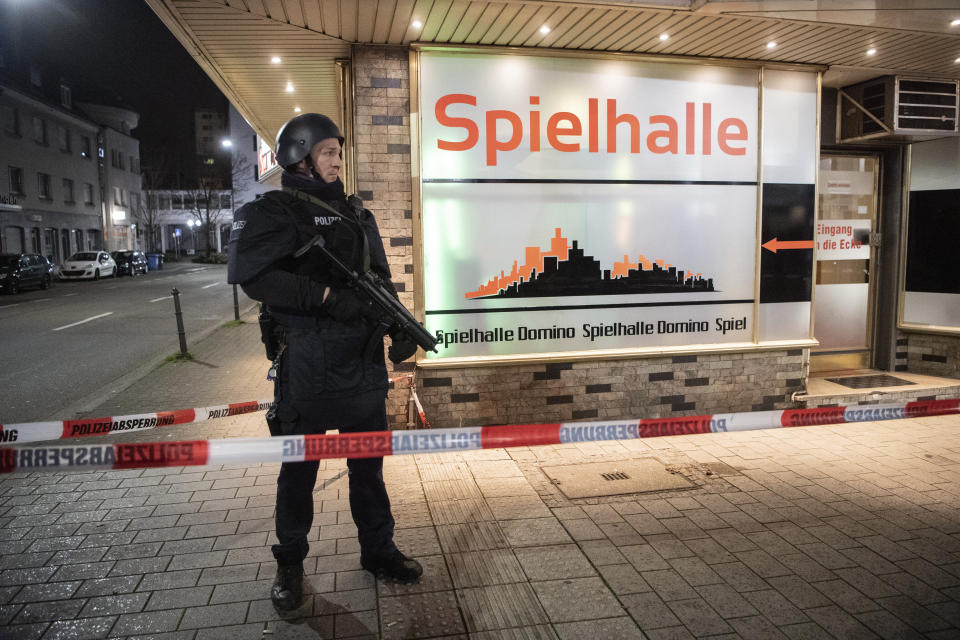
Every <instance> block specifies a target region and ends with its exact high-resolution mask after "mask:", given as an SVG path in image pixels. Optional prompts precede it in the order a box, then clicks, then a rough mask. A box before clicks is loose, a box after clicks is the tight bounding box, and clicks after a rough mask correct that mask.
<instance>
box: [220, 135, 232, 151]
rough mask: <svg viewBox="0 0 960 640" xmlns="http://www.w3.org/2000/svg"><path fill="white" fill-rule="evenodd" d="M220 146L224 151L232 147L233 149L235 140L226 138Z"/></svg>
mask: <svg viewBox="0 0 960 640" xmlns="http://www.w3.org/2000/svg"><path fill="white" fill-rule="evenodd" d="M220 146H221V147H223V148H224V149H230V148H231V147H233V140H231V139H230V138H224V139H223V140H221V141H220Z"/></svg>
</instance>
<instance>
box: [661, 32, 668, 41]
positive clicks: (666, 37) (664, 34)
mask: <svg viewBox="0 0 960 640" xmlns="http://www.w3.org/2000/svg"><path fill="white" fill-rule="evenodd" d="M669 39H670V34H669V33H661V34H660V42H664V41H666V40H669Z"/></svg>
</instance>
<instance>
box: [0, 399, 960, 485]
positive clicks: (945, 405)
mask: <svg viewBox="0 0 960 640" xmlns="http://www.w3.org/2000/svg"><path fill="white" fill-rule="evenodd" d="M957 413H960V399H950V400H927V401H918V402H907V403H904V404H876V405H870V406H853V407H822V408H816V409H787V410H783V411H758V412H753V413H725V414H713V415H703V416H686V417H677V418H652V419H646V420H616V421H612V422H603V421H595V422H563V423H550V424H515V425H503V426H493V427H463V428H452V429H419V430H412V431H392V432H391V431H371V432H366V433H346V434H329V435H307V436H288V437H284V436H277V437H273V438H230V439H224V440H188V441H179V442H143V443H125V444H101V445H96V444H94V445H72V446H71V445H67V446H40V447H15V448H12V447H3V448H0V473H11V472H15V471H21V472H26V471H63V470H73V469H80V470H89V469H141V468H148V467H181V466H196V465H200V466H203V465H223V464H260V463H276V462H302V461H305V460H324V459H330V458H371V457H380V456H389V455H404V454H418V453H444V452H456V451H469V450H475V449H499V448H504V447H524V446H539V445H556V444H567V443H575V442H600V441H609V440H632V439H636V438H652V437H657V436H675V435H691V434H703V433H721V432H734V431H751V430H756V429H773V428H779V427H801V426H812V425H825V424H840V423H848V422H874V421H880V420H895V419H899V418H920V417H928V416H942V415H952V414H957Z"/></svg>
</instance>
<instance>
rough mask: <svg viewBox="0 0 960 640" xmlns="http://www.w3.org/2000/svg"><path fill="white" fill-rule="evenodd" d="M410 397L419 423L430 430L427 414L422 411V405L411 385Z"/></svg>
mask: <svg viewBox="0 0 960 640" xmlns="http://www.w3.org/2000/svg"><path fill="white" fill-rule="evenodd" d="M410 395H411V396H413V403H414V404H415V405H417V415H418V416H420V421H421V422H422V423H423V426H425V427H427V428H428V429H429V428H430V422H429V421H428V420H427V414H426V412H424V410H423V405H422V404H420V398H419V397H418V396H417V390H416V389H415V388H414V386H413V384H412V383H411V384H410Z"/></svg>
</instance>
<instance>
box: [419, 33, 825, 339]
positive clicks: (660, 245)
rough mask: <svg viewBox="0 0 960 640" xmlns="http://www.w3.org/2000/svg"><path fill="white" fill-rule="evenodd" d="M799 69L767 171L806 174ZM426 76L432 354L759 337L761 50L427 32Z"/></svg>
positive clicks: (808, 128)
mask: <svg viewBox="0 0 960 640" xmlns="http://www.w3.org/2000/svg"><path fill="white" fill-rule="evenodd" d="M784 73H786V72H784ZM801 76H802V78H803V82H800V83H799V85H800V88H799V89H798V88H797V86H795V85H797V84H798V83H796V82H792V81H791V78H787V77H778V82H779V84H778V86H777V90H781V89H782V90H784V95H785V96H787V97H786V98H784V97H783V96H780V97H779V98H778V97H777V96H776V95H774V96H773V97H772V100H773V101H774V104H778V105H779V104H781V103H780V102H778V100H780V101H782V102H783V103H789V104H793V103H792V102H790V101H794V102H796V104H797V105H799V106H798V107H797V109H799V110H801V111H802V115H800V116H797V115H796V114H795V113H794V115H793V116H792V117H793V118H794V119H796V120H797V121H798V122H799V123H800V124H798V125H794V126H792V127H782V129H783V131H782V132H781V133H779V134H776V133H775V134H772V136H771V137H773V138H774V139H778V140H780V139H783V138H785V137H789V136H793V137H794V138H799V140H791V141H790V143H791V144H792V149H791V150H790V153H785V154H779V155H778V154H771V156H772V157H774V158H775V161H776V163H777V166H775V167H772V168H771V173H772V174H774V175H778V177H779V175H780V174H783V175H786V176H790V175H798V176H803V177H804V180H805V181H806V180H807V176H812V173H813V170H814V169H815V167H816V165H815V161H814V158H815V149H816V137H815V130H816V110H815V109H816V76H815V74H810V73H793V76H792V77H801ZM811 79H812V82H810V80H811ZM811 87H812V89H811ZM771 93H773V92H771ZM419 94H420V105H419V110H420V114H421V122H420V124H421V126H420V132H421V134H420V135H421V138H420V153H421V171H420V175H421V183H422V187H421V193H422V212H423V216H422V218H423V226H422V235H421V237H422V241H423V255H424V265H423V273H424V283H423V290H424V302H425V304H424V312H425V325H426V327H427V329H428V330H429V331H430V332H431V333H434V334H435V335H436V337H437V339H438V341H439V343H440V344H439V353H438V354H428V358H447V357H470V356H514V355H521V354H535V353H545V352H548V353H556V352H565V351H591V350H618V349H631V348H644V347H648V348H649V347H664V346H680V345H700V344H721V343H750V342H753V340H754V329H755V327H754V318H755V305H757V304H758V301H757V300H756V293H755V291H756V286H755V285H756V278H757V258H758V252H759V251H760V247H758V246H757V228H758V227H757V223H758V216H759V215H760V212H759V211H758V208H757V201H758V188H759V185H758V174H759V167H758V164H759V163H760V161H761V159H760V149H759V147H760V140H761V131H760V127H761V119H760V112H759V104H760V100H759V98H760V96H759V89H758V70H757V69H749V68H733V67H722V66H696V65H688V64H669V63H662V62H655V63H654V62H639V61H625V60H603V59H573V58H553V57H546V56H544V57H540V56H535V55H524V56H515V55H507V54H465V53H453V52H441V51H424V52H422V53H421V54H420V91H419ZM798 94H801V95H802V98H803V99H802V100H800V101H799V102H797V101H796V100H797V95H798ZM810 96H812V100H810V99H808V98H810ZM764 114H766V110H765V111H764ZM778 136H780V137H779V138H778ZM764 144H766V143H764ZM798 167H799V168H798ZM765 168H766V165H765ZM783 181H784V182H788V181H790V180H789V178H788V179H784V180H783ZM809 182H810V183H811V184H812V182H813V180H812V177H810V178H809ZM811 215H812V207H811ZM770 239H772V238H764V239H763V241H764V242H766V241H767V240H770ZM781 240H784V241H789V240H791V238H781ZM806 243H807V244H806V245H805V248H804V249H803V250H804V251H807V252H808V253H809V252H811V251H812V246H813V242H812V238H811V237H810V236H807V237H806ZM777 259H779V258H777ZM808 275H809V274H808ZM798 313H802V314H803V318H804V320H803V321H804V322H805V323H806V325H804V326H800V327H799V329H798V332H797V335H792V336H789V337H795V338H797V339H806V338H808V336H809V331H808V326H809V304H808V306H806V307H805V310H803V311H799V312H798ZM790 331H793V329H790ZM778 337H779V336H778Z"/></svg>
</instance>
